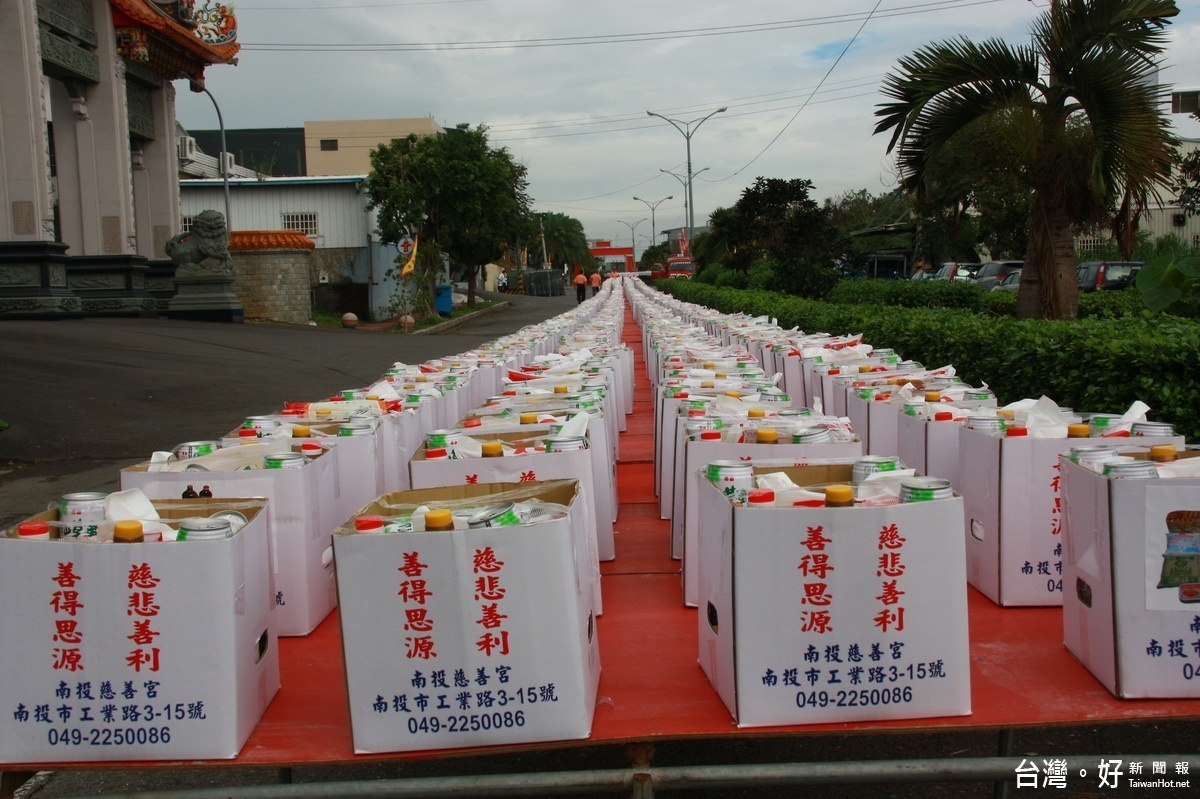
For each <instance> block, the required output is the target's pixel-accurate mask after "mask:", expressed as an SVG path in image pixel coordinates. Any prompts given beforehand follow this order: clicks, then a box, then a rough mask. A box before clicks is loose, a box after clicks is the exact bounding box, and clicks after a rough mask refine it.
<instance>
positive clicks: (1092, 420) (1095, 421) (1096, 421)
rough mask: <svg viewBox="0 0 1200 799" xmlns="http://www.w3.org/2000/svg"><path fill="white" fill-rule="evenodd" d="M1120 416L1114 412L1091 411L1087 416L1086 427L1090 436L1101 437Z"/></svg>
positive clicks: (1111, 427)
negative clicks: (1089, 431) (1090, 432)
mask: <svg viewBox="0 0 1200 799" xmlns="http://www.w3.org/2000/svg"><path fill="white" fill-rule="evenodd" d="M1120 418H1121V417H1120V416H1118V415H1117V414H1115V413H1093V414H1092V415H1091V416H1090V417H1089V418H1088V428H1089V429H1090V430H1091V431H1092V438H1103V437H1104V436H1105V435H1107V434H1108V433H1109V431H1111V430H1112V429H1113V422H1115V421H1116V420H1117V419H1120Z"/></svg>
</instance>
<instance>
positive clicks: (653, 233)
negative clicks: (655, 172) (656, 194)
mask: <svg viewBox="0 0 1200 799" xmlns="http://www.w3.org/2000/svg"><path fill="white" fill-rule="evenodd" d="M633 199H635V200H637V201H638V202H640V203H645V204H646V207H647V208H649V209H650V239H651V241H650V244H651V245H654V244H658V225H656V224H655V223H654V209H656V208H658V206H660V205H662V204H663V203H665V202H666V201H667V200H673V199H675V195H673V194H672V195H670V196H668V197H663V198H662V199H661V200H658V201H657V202H653V203H652V202H650V201H649V200H643V199H642V198H641V197H634V198H633Z"/></svg>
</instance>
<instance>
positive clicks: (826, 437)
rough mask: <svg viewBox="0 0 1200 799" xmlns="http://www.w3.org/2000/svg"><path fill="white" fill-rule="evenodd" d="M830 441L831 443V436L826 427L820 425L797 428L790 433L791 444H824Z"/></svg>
mask: <svg viewBox="0 0 1200 799" xmlns="http://www.w3.org/2000/svg"><path fill="white" fill-rule="evenodd" d="M830 441H833V434H832V433H830V432H829V428H828V427H822V426H821V425H812V426H810V427H798V428H796V429H795V430H793V431H792V443H793V444H825V443H828V442H830Z"/></svg>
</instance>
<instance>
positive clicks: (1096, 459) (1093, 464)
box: [1067, 447, 1117, 472]
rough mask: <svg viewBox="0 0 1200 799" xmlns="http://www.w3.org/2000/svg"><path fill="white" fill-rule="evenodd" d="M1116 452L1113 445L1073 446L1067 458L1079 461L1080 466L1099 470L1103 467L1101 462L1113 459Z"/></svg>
mask: <svg viewBox="0 0 1200 799" xmlns="http://www.w3.org/2000/svg"><path fill="white" fill-rule="evenodd" d="M1116 454H1117V451H1116V450H1115V449H1113V448H1112V447H1071V449H1070V451H1068V453H1067V458H1068V459H1069V460H1070V461H1071V462H1072V463H1078V464H1079V465H1080V466H1086V467H1087V468H1089V469H1092V470H1093V471H1097V472H1098V471H1102V469H1103V467H1102V466H1100V464H1102V463H1104V462H1105V461H1108V460H1112V458H1113V456H1114V455H1116Z"/></svg>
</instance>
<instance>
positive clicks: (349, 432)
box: [338, 424, 375, 436]
mask: <svg viewBox="0 0 1200 799" xmlns="http://www.w3.org/2000/svg"><path fill="white" fill-rule="evenodd" d="M374 432H375V431H374V430H372V429H371V425H369V424H343V425H338V435H339V436H369V435H371V434H372V433H374Z"/></svg>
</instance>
